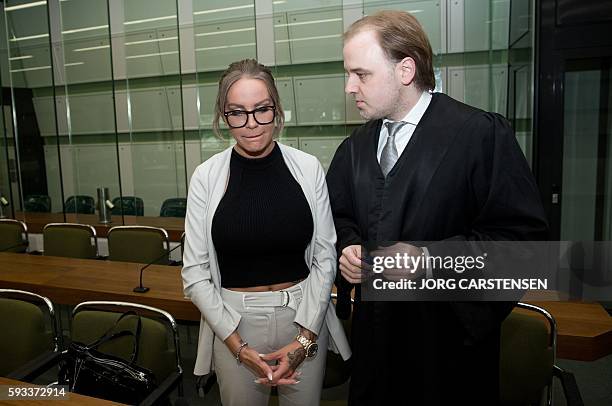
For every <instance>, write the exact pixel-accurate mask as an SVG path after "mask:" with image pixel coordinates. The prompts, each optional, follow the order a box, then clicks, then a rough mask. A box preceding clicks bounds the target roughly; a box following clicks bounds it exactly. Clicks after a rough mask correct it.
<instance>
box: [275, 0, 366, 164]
mask: <svg viewBox="0 0 612 406" xmlns="http://www.w3.org/2000/svg"><path fill="white" fill-rule="evenodd" d="M343 27H344V26H343V5H342V1H341V0H332V1H321V0H319V1H291V2H283V1H278V2H273V29H274V31H273V32H274V50H275V65H276V68H275V77H276V82H277V87H278V89H279V94H280V97H281V102H282V104H283V108H284V110H285V116H286V117H285V122H286V124H285V130H284V131H283V133H282V134H281V135H280V141H281V142H283V143H285V144H288V145H291V146H293V147H295V148H298V149H300V150H302V151H305V152H307V153H309V154H312V155H314V156H316V157H317V158H318V159H319V161H320V162H321V164H322V165H323V167H324V168H325V169H326V170H327V168H328V167H329V164H330V163H331V160H332V158H333V156H334V153H335V152H336V148H337V147H338V145H339V144H340V143H341V142H342V140H343V139H344V138H345V137H346V136H348V135H349V134H350V129H349V126H348V125H347V124H351V123H352V124H356V123H360V122H361V121H362V120H361V117H360V116H359V113H358V112H357V111H356V109H355V107H354V103H352V101H350V100H349V99H348V98H347V97H346V95H345V94H344V68H343V63H342V33H343V31H344V28H343Z"/></svg>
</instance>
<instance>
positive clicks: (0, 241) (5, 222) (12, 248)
mask: <svg viewBox="0 0 612 406" xmlns="http://www.w3.org/2000/svg"><path fill="white" fill-rule="evenodd" d="M27 248H28V227H27V226H26V225H25V223H24V222H23V221H19V220H13V219H0V252H26V250H27Z"/></svg>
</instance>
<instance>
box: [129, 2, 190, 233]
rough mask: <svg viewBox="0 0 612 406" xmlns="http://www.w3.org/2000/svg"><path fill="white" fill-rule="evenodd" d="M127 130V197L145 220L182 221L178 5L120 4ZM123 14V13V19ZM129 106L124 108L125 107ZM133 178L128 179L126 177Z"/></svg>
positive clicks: (181, 113)
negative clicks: (140, 208) (133, 200)
mask: <svg viewBox="0 0 612 406" xmlns="http://www.w3.org/2000/svg"><path fill="white" fill-rule="evenodd" d="M121 3H122V9H121V10H118V11H119V12H118V13H117V14H118V15H119V14H123V22H122V29H123V33H124V35H123V41H120V44H119V45H118V46H119V47H122V48H123V49H122V51H120V52H123V53H124V55H125V59H124V63H125V65H124V70H125V82H124V83H125V86H124V88H123V89H120V90H118V91H117V97H118V98H119V99H122V103H125V104H124V105H123V107H124V108H125V110H123V111H122V112H121V114H126V118H127V120H126V124H127V128H125V129H123V128H122V129H120V130H121V131H122V132H123V131H125V132H126V133H127V134H126V137H121V139H122V140H123V139H125V142H124V143H121V144H120V151H121V152H120V153H125V154H126V155H127V157H129V160H130V165H128V166H127V167H126V168H125V169H124V170H122V174H124V176H123V179H122V180H123V182H122V187H123V194H124V196H130V197H135V198H136V201H140V202H142V204H143V213H142V214H144V216H145V218H141V219H138V218H137V219H136V221H137V222H138V223H140V224H148V220H147V217H149V218H150V217H158V216H162V217H184V213H185V202H186V201H185V198H186V194H187V192H186V188H185V185H186V170H185V153H186V151H185V148H184V135H183V130H184V128H183V99H182V93H181V88H182V79H181V77H180V75H179V73H180V65H181V63H180V62H181V61H180V55H179V51H180V47H179V33H178V30H177V28H178V24H177V18H178V16H177V15H178V12H177V8H176V5H177V3H176V1H175V0H163V1H155V2H151V1H146V0H129V1H128V0H125V1H122V2H121ZM121 12H122V13H121ZM123 100H125V102H123ZM126 171H128V172H131V173H130V174H126V173H125V172H126Z"/></svg>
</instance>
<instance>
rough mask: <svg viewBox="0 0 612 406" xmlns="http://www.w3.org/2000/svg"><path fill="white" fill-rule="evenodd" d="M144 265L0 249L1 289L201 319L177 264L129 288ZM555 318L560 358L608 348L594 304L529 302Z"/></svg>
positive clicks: (585, 357)
mask: <svg viewBox="0 0 612 406" xmlns="http://www.w3.org/2000/svg"><path fill="white" fill-rule="evenodd" d="M141 266H142V265H139V264H134V263H128V262H113V261H97V260H86V259H72V258H61V257H45V256H37V255H26V254H10V253H0V288H12V289H23V290H29V291H33V292H36V293H38V294H41V295H43V296H47V297H48V298H50V299H51V300H52V301H53V302H55V303H60V304H70V305H74V304H77V303H80V302H83V301H86V300H120V301H127V302H136V303H142V304H146V305H150V306H154V307H157V308H160V309H163V310H166V311H167V312H169V313H170V314H172V315H173V316H174V317H175V318H176V319H179V320H192V321H197V320H200V312H199V311H198V309H197V308H196V307H195V306H194V305H193V304H192V303H191V302H190V301H189V300H187V299H185V298H184V297H183V285H182V281H181V276H180V268H179V267H171V266H163V265H153V266H151V267H149V268H147V269H146V270H145V271H144V276H143V280H144V285H145V286H148V287H149V288H151V290H150V291H149V292H147V293H144V294H138V293H134V292H132V289H133V288H134V287H135V286H136V285H138V277H139V270H140V268H141ZM530 303H533V304H535V305H538V306H540V307H543V308H545V309H546V310H548V311H549V312H550V313H551V314H552V315H553V316H554V317H555V319H556V320H557V327H558V346H557V355H558V356H559V357H560V358H567V359H574V360H582V361H592V360H595V359H597V358H600V357H603V356H605V355H608V354H610V353H612V317H610V315H608V313H607V312H606V311H605V310H604V309H603V307H601V305H599V304H597V303H583V302H558V301H557V302H555V301H550V302H542V301H530Z"/></svg>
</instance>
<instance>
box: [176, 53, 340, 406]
mask: <svg viewBox="0 0 612 406" xmlns="http://www.w3.org/2000/svg"><path fill="white" fill-rule="evenodd" d="M220 119H223V120H224V122H225V124H226V125H227V126H228V127H229V132H230V134H231V135H232V137H233V138H234V140H235V141H236V145H234V146H233V147H231V148H228V149H227V150H225V151H223V152H221V153H219V154H217V155H215V156H213V157H212V158H210V159H209V160H207V161H206V162H204V163H203V164H201V165H200V166H199V167H198V168H197V169H196V170H195V172H194V174H193V177H192V178H191V183H190V187H189V197H188V202H187V216H186V219H185V252H184V254H183V263H184V265H183V272H182V275H183V283H184V287H185V295H186V296H187V297H189V298H190V299H191V300H192V301H193V302H194V303H195V305H196V306H197V307H198V308H199V310H200V311H201V313H202V321H201V324H200V337H199V342H198V355H197V359H196V367H195V374H196V375H205V374H207V373H209V372H210V370H211V368H212V366H213V365H214V369H215V371H216V373H217V377H218V381H219V387H220V391H221V400H222V403H223V405H224V406H232V405H267V404H268V397H269V393H270V387H271V386H278V393H279V398H280V399H279V400H280V403H281V405H317V404H319V399H320V394H321V386H322V381H323V375H324V371H325V358H326V350H327V347H328V344H329V345H330V347H331V348H332V349H336V350H338V351H339V352H340V353H341V355H342V356H343V358H344V359H348V358H349V357H350V350H349V348H348V343H347V341H346V337H345V336H344V331H343V330H342V327H341V325H340V322H339V320H338V319H337V317H336V315H335V310H334V307H333V306H329V300H330V293H331V288H332V282H333V280H334V277H335V267H336V252H335V247H334V244H335V241H336V233H335V229H334V225H333V220H332V216H331V209H330V206H329V198H328V194H327V186H326V184H325V175H324V172H323V169H322V167H321V165H320V163H319V162H318V160H317V159H316V158H315V157H313V156H311V155H308V154H306V153H304V152H301V151H298V150H296V149H293V148H290V147H288V146H284V145H282V144H279V143H277V142H275V141H274V137H275V136H276V135H278V134H279V132H280V131H281V130H282V128H283V124H284V114H283V110H282V107H281V103H280V98H279V96H278V91H277V89H276V86H275V85H274V78H273V77H272V74H271V72H270V70H269V69H268V68H266V67H265V66H263V65H261V64H259V63H257V62H256V61H255V60H252V59H247V60H243V61H239V62H235V63H232V64H231V65H230V66H229V68H228V69H227V70H226V71H225V72H224V73H223V75H222V77H221V79H220V81H219V92H218V95H217V103H216V111H215V119H214V122H213V129H214V130H215V132H216V133H217V134H220V131H219V120H220ZM318 346H320V348H321V351H320V352H319V353H317V349H318V348H317V347H318ZM298 377H299V378H298Z"/></svg>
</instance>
